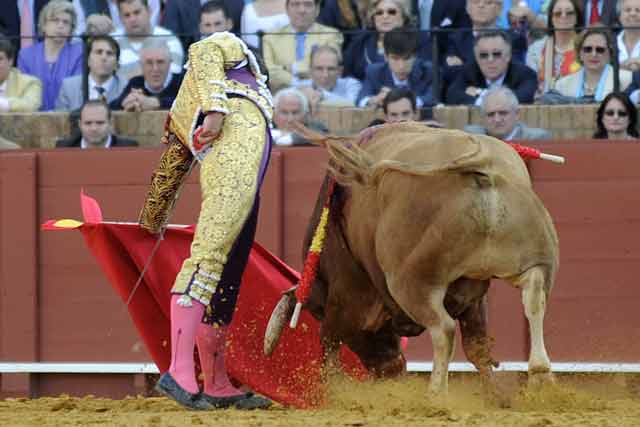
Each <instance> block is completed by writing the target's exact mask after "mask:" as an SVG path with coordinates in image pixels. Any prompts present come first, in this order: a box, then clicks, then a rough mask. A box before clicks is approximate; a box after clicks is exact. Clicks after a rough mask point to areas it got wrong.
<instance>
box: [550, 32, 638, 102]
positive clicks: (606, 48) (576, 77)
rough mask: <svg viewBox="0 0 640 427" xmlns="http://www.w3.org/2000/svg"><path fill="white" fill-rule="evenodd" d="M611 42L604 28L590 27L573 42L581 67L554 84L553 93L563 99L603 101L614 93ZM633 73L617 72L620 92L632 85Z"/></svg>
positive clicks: (609, 35)
mask: <svg viewBox="0 0 640 427" xmlns="http://www.w3.org/2000/svg"><path fill="white" fill-rule="evenodd" d="M613 52H614V50H613V40H612V37H611V34H610V33H609V32H608V31H607V30H606V29H604V28H598V27H593V28H589V29H587V30H585V32H584V33H583V34H582V36H580V37H579V38H578V39H577V40H576V54H577V55H578V61H579V62H580V64H582V68H581V69H580V70H579V71H578V72H576V73H573V74H569V75H568V76H565V77H562V78H561V79H560V80H558V82H557V83H556V90H557V91H558V92H560V93H561V94H562V95H564V96H568V97H572V98H578V99H586V100H591V101H593V102H600V101H602V100H603V99H604V98H605V97H606V96H607V95H608V94H609V93H611V92H613V81H614V75H613V67H612V66H611V61H612V55H613ZM631 78H632V74H631V72H630V71H627V70H620V90H621V91H623V90H625V89H626V87H627V86H629V84H630V83H631Z"/></svg>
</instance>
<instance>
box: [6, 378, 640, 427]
mask: <svg viewBox="0 0 640 427" xmlns="http://www.w3.org/2000/svg"><path fill="white" fill-rule="evenodd" d="M426 379H427V378H426V376H420V377H419V376H409V377H407V378H405V379H402V380H399V381H393V382H392V381H388V382H382V383H364V384H363V383H354V382H351V381H346V380H342V381H337V382H336V383H335V384H333V385H332V394H331V396H332V397H331V398H330V402H329V403H328V405H327V407H325V408H323V409H318V410H296V409H288V408H283V407H281V406H278V405H275V406H274V407H273V408H271V409H269V410H265V411H253V412H241V411H237V410H225V411H209V412H192V411H187V410H183V409H182V408H180V407H178V406H177V405H176V404H174V403H173V402H171V401H169V400H167V399H165V398H144V397H132V398H127V399H124V400H109V399H99V398H95V397H92V396H88V397H84V398H72V397H68V396H61V397H58V398H42V399H34V400H29V399H7V400H4V401H0V426H3V427H5V426H58V425H72V426H97V425H105V426H112V425H113V426H123V427H124V426H127V427H128V426H183V425H210V426H232V427H233V426H261V427H270V426H351V427H355V426H403V427H407V426H477V427H489V426H491V427H493V426H516V427H545V426H592V427H603V426H611V427H637V426H640V392H639V390H638V389H639V387H638V381H637V379H636V380H634V381H631V380H630V379H629V377H624V376H620V375H618V376H597V377H596V376H583V377H575V376H572V377H560V378H558V381H557V384H555V385H547V386H544V387H542V388H540V389H538V390H536V391H533V390H530V389H526V388H524V387H523V386H520V385H519V384H518V383H517V382H516V381H514V379H513V377H511V379H510V381H509V383H507V382H506V381H505V386H506V387H507V388H508V389H510V391H512V395H513V401H512V406H511V408H509V409H501V408H499V407H497V406H496V405H495V404H491V403H487V402H485V400H484V399H483V398H482V395H481V392H480V387H479V385H478V383H477V379H476V378H475V377H470V376H468V375H467V376H465V377H453V378H452V379H451V381H450V396H449V398H448V399H447V400H446V401H444V402H438V403H436V402H434V401H433V400H429V399H428V398H427V397H426V394H425V392H426V389H427V384H426Z"/></svg>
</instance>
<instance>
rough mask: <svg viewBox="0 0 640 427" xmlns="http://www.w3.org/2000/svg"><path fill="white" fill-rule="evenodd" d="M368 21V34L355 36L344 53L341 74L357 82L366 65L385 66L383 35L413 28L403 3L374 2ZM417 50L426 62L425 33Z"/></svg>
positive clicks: (395, 0) (413, 24) (426, 37)
mask: <svg viewBox="0 0 640 427" xmlns="http://www.w3.org/2000/svg"><path fill="white" fill-rule="evenodd" d="M367 18H368V19H367V22H368V25H367V28H368V30H365V31H363V32H362V33H361V34H358V35H356V36H355V37H354V38H353V40H352V41H351V42H350V43H349V47H348V48H347V50H346V51H345V53H344V74H345V75H346V76H352V77H355V78H357V79H360V80H364V77H365V72H366V70H367V66H368V65H369V64H373V63H376V62H384V51H383V48H382V39H383V37H384V35H385V33H387V32H389V31H391V30H393V29H395V28H400V27H407V28H415V23H414V22H413V21H414V19H413V17H412V15H411V14H410V12H409V9H408V6H407V4H406V3H405V2H403V1H402V0H375V1H373V2H372V3H371V6H370V8H369V14H368V17H367ZM423 34H424V35H423ZM418 46H420V47H419V50H418V56H419V57H422V58H423V59H425V56H427V53H426V52H428V51H429V49H430V48H431V45H430V44H429V42H428V33H426V32H424V33H420V40H419V42H418Z"/></svg>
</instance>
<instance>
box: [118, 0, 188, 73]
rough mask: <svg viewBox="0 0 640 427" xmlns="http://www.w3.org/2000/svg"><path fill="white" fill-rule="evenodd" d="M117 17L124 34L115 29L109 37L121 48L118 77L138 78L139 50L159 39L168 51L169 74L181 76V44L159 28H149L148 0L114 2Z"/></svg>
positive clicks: (171, 34) (164, 29)
mask: <svg viewBox="0 0 640 427" xmlns="http://www.w3.org/2000/svg"><path fill="white" fill-rule="evenodd" d="M117 2H118V13H119V14H120V19H121V20H122V23H123V24H124V31H123V30H118V29H116V31H115V32H113V33H112V34H111V35H112V36H113V37H114V38H115V39H116V40H117V41H118V44H119V45H120V74H121V75H123V76H124V77H125V78H127V79H131V78H132V77H133V76H137V75H139V74H140V50H141V49H142V45H143V43H144V41H145V40H147V39H162V40H164V41H165V43H166V44H167V46H168V47H169V52H170V55H171V71H172V72H174V73H181V72H182V65H183V61H184V51H183V49H182V44H181V43H180V40H178V38H177V37H176V36H175V35H174V34H173V33H172V32H171V31H169V30H167V29H166V28H163V27H161V26H159V25H157V26H152V24H151V14H150V11H149V4H148V2H147V0H117Z"/></svg>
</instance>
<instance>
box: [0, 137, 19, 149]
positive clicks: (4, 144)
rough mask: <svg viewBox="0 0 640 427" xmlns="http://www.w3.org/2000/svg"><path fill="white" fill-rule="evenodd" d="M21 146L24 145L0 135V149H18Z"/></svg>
mask: <svg viewBox="0 0 640 427" xmlns="http://www.w3.org/2000/svg"><path fill="white" fill-rule="evenodd" d="M20 148H22V147H20V146H19V145H18V144H16V143H15V142H12V141H9V140H8V139H5V138H3V137H2V136H0V150H17V149H20Z"/></svg>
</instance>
